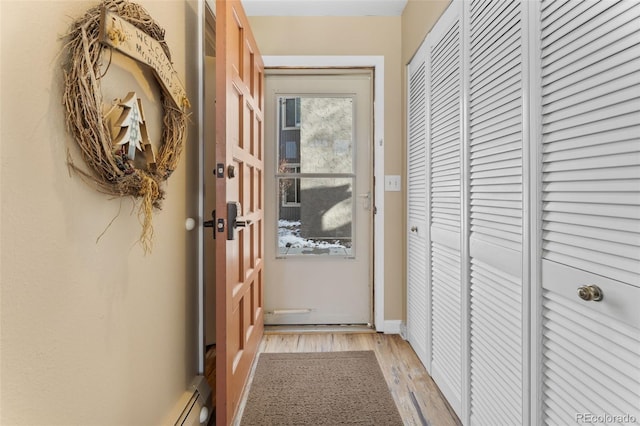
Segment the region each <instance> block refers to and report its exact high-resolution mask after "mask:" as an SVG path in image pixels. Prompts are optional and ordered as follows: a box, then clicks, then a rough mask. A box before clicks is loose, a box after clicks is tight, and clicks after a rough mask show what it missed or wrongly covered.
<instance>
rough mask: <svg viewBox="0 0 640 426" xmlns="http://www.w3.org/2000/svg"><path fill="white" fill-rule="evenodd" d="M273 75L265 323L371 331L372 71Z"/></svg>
mask: <svg viewBox="0 0 640 426" xmlns="http://www.w3.org/2000/svg"><path fill="white" fill-rule="evenodd" d="M279 72H280V71H275V70H274V73H273V74H270V75H269V76H268V77H267V80H266V84H267V94H266V96H267V102H268V105H269V108H268V111H266V112H267V124H266V128H267V129H268V134H267V137H268V146H269V147H268V150H267V153H266V155H265V157H266V164H268V170H267V175H266V176H265V183H266V185H267V190H266V194H267V197H268V199H267V210H266V212H265V213H266V223H267V234H266V240H265V241H266V244H267V247H269V248H270V249H271V248H272V249H273V254H271V253H270V254H269V257H268V259H267V260H266V261H267V262H268V265H269V268H268V269H269V270H268V276H267V279H268V281H269V283H272V284H270V286H269V289H268V291H267V292H266V293H265V312H266V316H265V321H266V322H267V323H268V324H274V325H279V324H367V323H371V322H372V321H371V318H372V308H371V306H372V291H371V289H372V274H371V266H372V265H371V264H372V262H371V258H372V257H371V256H372V247H371V241H372V222H373V221H372V212H373V208H372V206H373V200H372V199H371V193H372V176H371V164H372V157H371V146H372V143H371V135H372V133H371V131H372V120H371V117H372V115H371V112H372V97H371V95H372V76H371V73H370V72H369V71H368V70H354V71H353V73H348V72H347V71H346V70H345V71H341V72H340V74H337V75H336V74H335V72H334V74H326V75H318V74H316V73H314V74H313V75H304V74H303V73H301V72H298V73H295V72H290V73H286V74H280V73H279ZM325 73H328V71H326V70H325Z"/></svg>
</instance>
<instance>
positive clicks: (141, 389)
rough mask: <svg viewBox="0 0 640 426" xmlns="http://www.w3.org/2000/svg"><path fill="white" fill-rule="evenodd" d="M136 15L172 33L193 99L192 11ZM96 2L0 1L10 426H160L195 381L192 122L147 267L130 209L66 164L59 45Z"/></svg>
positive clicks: (152, 4) (180, 7) (4, 415)
mask: <svg viewBox="0 0 640 426" xmlns="http://www.w3.org/2000/svg"><path fill="white" fill-rule="evenodd" d="M138 3H140V4H142V5H143V6H145V7H146V8H147V10H148V11H149V12H150V14H151V15H152V16H153V17H154V19H155V20H156V21H157V22H158V23H159V24H160V25H161V26H163V27H164V28H165V29H166V37H167V40H168V42H169V46H170V48H171V50H172V54H173V62H174V64H175V67H176V69H177V71H178V73H179V75H180V76H181V77H182V79H183V81H186V82H187V83H188V84H187V90H188V93H189V96H190V97H191V99H192V100H193V101H195V98H196V96H195V93H196V87H195V83H196V79H195V75H196V74H195V68H194V65H193V64H194V63H195V58H196V56H195V53H191V52H193V49H192V48H193V47H194V46H196V42H195V34H191V32H193V31H195V30H193V29H194V28H196V17H195V12H194V11H193V7H194V6H193V4H191V3H189V4H188V3H186V2H185V1H184V0H170V1H151V0H142V1H138ZM96 4H97V2H96V1H9V0H2V1H1V2H0V19H1V27H0V28H1V29H0V39H1V40H2V45H1V49H2V50H1V52H0V55H1V56H0V58H1V69H0V76H1V80H0V81H1V86H0V89H1V91H2V92H1V95H0V99H1V113H0V115H1V124H0V138H1V150H0V153H1V155H0V160H1V161H0V165H1V166H0V167H1V168H0V194H1V195H0V197H1V216H0V219H1V222H0V226H1V228H0V235H1V241H2V246H1V255H0V262H1V266H2V268H1V300H0V303H1V305H0V307H1V311H0V315H1V317H0V326H1V342H0V350H1V353H0V356H1V363H0V371H1V374H2V376H1V387H0V390H1V395H0V424H3V425H35V424H43V425H44V424H46V425H51V424H61V425H69V424H83V425H94V424H95V425H98V424H100V425H125V424H127V425H157V424H161V423H166V422H168V421H169V420H170V419H171V417H172V416H173V413H172V411H173V410H174V408H175V407H176V404H177V403H178V401H179V400H180V398H182V397H184V392H185V390H186V388H187V386H188V384H189V382H190V380H191V379H192V378H193V376H194V375H195V374H196V372H197V371H196V370H197V365H196V361H197V353H196V351H197V338H196V326H197V324H196V319H197V317H196V314H195V312H196V299H195V296H196V293H195V279H194V276H193V273H195V268H196V266H195V264H194V262H193V260H192V259H194V258H195V257H194V256H191V254H192V253H191V252H192V250H190V248H192V247H193V245H192V244H193V243H192V241H193V240H192V238H193V237H192V234H190V233H187V231H185V227H184V222H185V218H186V217H187V216H189V215H192V214H194V211H193V210H194V209H195V202H194V199H193V191H187V189H186V188H187V187H190V188H195V186H194V183H195V179H196V177H194V176H193V174H192V173H187V171H188V170H190V169H191V170H194V167H195V164H196V158H195V157H194V154H195V153H196V151H195V149H196V143H197V141H196V132H195V127H194V126H195V123H192V125H191V127H190V129H189V131H190V136H189V140H188V141H187V143H186V151H185V153H184V154H183V157H182V160H181V164H180V166H179V167H178V169H177V171H176V172H175V173H174V174H173V176H172V177H171V178H170V179H169V181H168V185H167V186H166V189H167V197H166V199H165V200H164V203H163V209H162V211H160V212H156V213H155V214H154V226H155V240H154V248H153V253H152V254H150V255H147V256H145V255H144V254H143V252H142V249H141V247H140V245H138V244H137V242H136V241H137V238H138V236H139V233H140V223H139V221H138V217H137V214H136V210H135V208H134V204H133V202H132V201H131V200H130V199H128V198H122V199H113V198H112V197H109V196H106V195H103V194H100V193H98V192H97V191H95V190H93V189H92V188H90V187H89V186H88V185H87V184H85V183H84V182H83V181H82V180H81V179H80V178H79V177H78V176H70V175H69V171H68V169H67V166H66V155H67V147H68V146H70V147H71V148H72V152H75V146H74V145H73V142H71V144H69V142H70V136H69V135H68V134H67V133H66V131H65V128H64V111H63V108H62V105H61V96H62V92H61V90H62V74H61V68H60V58H59V52H60V51H61V48H62V42H61V40H60V39H59V37H60V36H61V35H63V34H64V33H65V32H66V31H67V29H68V27H69V24H70V23H71V20H72V19H73V17H77V16H80V15H81V14H83V13H84V11H85V10H87V9H88V8H89V7H92V6H94V5H96ZM187 29H188V30H189V34H187ZM124 86H126V87H123V88H122V91H123V92H124V93H123V96H124V95H125V94H126V91H128V89H130V87H129V86H128V85H124ZM194 104H195V102H194ZM146 107H147V106H145V108H146ZM151 109H153V108H152V107H150V110H151ZM192 112H194V113H195V112H196V111H195V110H192ZM150 114H152V112H150ZM158 129H159V124H158V123H154V124H152V125H151V130H152V131H153V132H154V133H155V134H156V135H158V133H157V131H159V130H158ZM152 136H153V133H152ZM80 164H82V162H81V160H80ZM112 220H113V223H112V224H111V225H110V222H111V221H112ZM105 230H106V231H105ZM103 232H104V234H103ZM101 235H102V236H101ZM99 236H101V238H100V239H99V241H97V239H98V237H99Z"/></svg>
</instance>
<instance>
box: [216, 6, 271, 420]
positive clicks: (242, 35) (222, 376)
mask: <svg viewBox="0 0 640 426" xmlns="http://www.w3.org/2000/svg"><path fill="white" fill-rule="evenodd" d="M216 12H217V16H216V37H217V38H216V55H217V74H216V93H217V98H216V162H217V164H218V167H217V168H216V174H217V175H218V176H217V179H216V180H217V184H216V195H217V196H216V212H217V214H216V216H217V220H218V222H217V223H216V226H218V228H217V230H218V231H222V232H216V236H217V237H216V340H217V345H216V346H217V347H216V349H217V357H216V374H217V377H216V398H217V407H216V423H217V424H220V425H226V424H229V423H231V421H232V420H233V417H234V415H235V412H236V410H237V408H238V403H239V400H240V396H241V393H242V390H243V388H244V386H245V383H246V381H247V378H248V374H249V370H250V368H251V364H252V362H253V359H254V357H255V354H256V350H257V347H258V344H259V342H260V339H261V337H262V334H263V330H264V314H263V309H262V306H263V303H262V292H263V284H264V283H263V277H264V275H263V273H262V268H263V262H262V254H263V248H262V242H263V238H262V235H261V233H262V230H263V229H264V227H263V217H264V214H263V210H262V193H263V184H262V176H263V174H262V170H263V168H264V167H263V162H262V158H261V154H262V147H261V144H262V122H263V119H262V117H263V115H262V110H263V101H262V100H263V96H262V93H261V90H262V87H263V85H262V78H263V76H264V71H263V70H264V66H263V64H262V59H261V57H260V54H259V52H258V49H257V46H256V43H255V40H254V39H253V35H252V34H251V29H250V28H249V24H248V21H247V18H246V16H245V14H244V11H243V9H242V6H241V4H240V2H239V1H222V0H219V1H217V3H216ZM229 203H238V217H237V221H233V220H232V218H231V217H228V215H227V213H228V211H229V210H228V206H229ZM220 220H222V221H223V223H222V225H223V226H224V229H220V225H221V223H220V222H219V221H220ZM234 222H235V223H234Z"/></svg>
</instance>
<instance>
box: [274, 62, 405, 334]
mask: <svg viewBox="0 0 640 426" xmlns="http://www.w3.org/2000/svg"><path fill="white" fill-rule="evenodd" d="M262 59H263V61H264V66H265V68H269V67H298V68H313V67H315V68H323V67H372V68H373V69H374V87H373V123H374V125H373V140H374V156H373V158H374V164H373V179H374V182H376V183H377V185H375V186H374V194H375V197H374V199H375V208H376V213H375V214H374V216H373V230H374V231H373V234H374V235H373V246H374V251H373V294H374V297H373V321H374V325H375V329H376V331H379V332H385V333H399V332H400V326H399V324H395V323H396V322H395V321H390V322H389V324H386V323H385V320H384V185H383V184H382V182H384V56H263V57H262Z"/></svg>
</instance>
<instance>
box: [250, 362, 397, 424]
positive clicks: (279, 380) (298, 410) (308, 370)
mask: <svg viewBox="0 0 640 426" xmlns="http://www.w3.org/2000/svg"><path fill="white" fill-rule="evenodd" d="M343 424H348V425H349V424H351V425H386V426H392V425H402V419H401V418H400V414H399V413H398V409H397V407H396V404H395V402H394V401H393V397H392V396H391V393H390V391H389V388H388V386H387V383H386V381H385V379H384V376H383V375H382V371H381V370H380V366H379V365H378V361H377V359H376V355H375V353H374V352H373V351H354V352H312V353H263V354H260V356H259V358H258V364H257V366H256V370H255V375H254V377H253V381H252V383H251V387H250V388H249V395H248V397H247V403H246V406H245V408H244V411H243V414H242V421H241V425H242V426H252V425H260V426H265V425H343Z"/></svg>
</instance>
